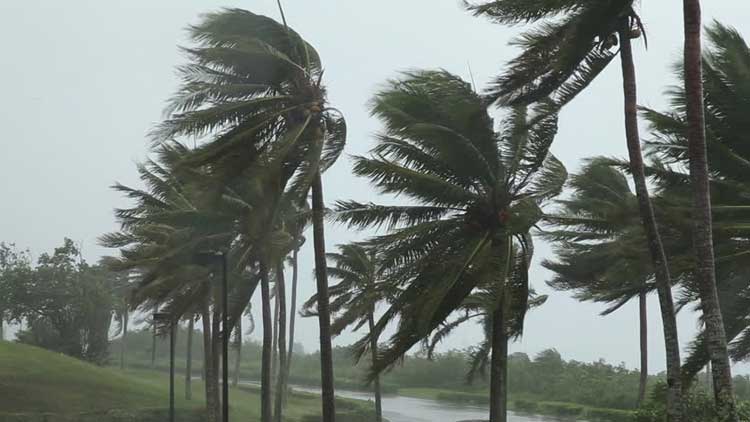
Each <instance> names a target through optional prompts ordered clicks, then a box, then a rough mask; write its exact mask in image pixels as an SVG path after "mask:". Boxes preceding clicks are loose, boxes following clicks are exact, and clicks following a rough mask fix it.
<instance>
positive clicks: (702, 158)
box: [683, 0, 738, 422]
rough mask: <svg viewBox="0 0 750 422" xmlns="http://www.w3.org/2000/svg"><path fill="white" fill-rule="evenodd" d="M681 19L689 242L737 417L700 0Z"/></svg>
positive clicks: (725, 409)
mask: <svg viewBox="0 0 750 422" xmlns="http://www.w3.org/2000/svg"><path fill="white" fill-rule="evenodd" d="M683 8H684V10H683V15H684V20H685V53H684V56H685V57H684V67H683V69H684V72H685V81H684V82H685V98H686V101H685V106H686V112H685V117H686V121H687V139H688V152H689V163H690V182H691V185H692V187H693V212H694V215H693V245H694V248H695V258H696V262H697V269H696V276H697V278H698V285H699V287H700V299H701V309H702V311H703V319H704V323H705V326H706V330H705V333H706V341H707V345H708V352H709V355H710V357H711V369H712V373H713V377H714V396H715V398H716V407H717V410H718V412H719V416H720V418H721V420H722V421H731V422H736V421H737V420H738V415H737V405H736V402H735V397H734V387H733V385H732V367H731V364H730V362H729V352H728V349H727V339H726V332H725V330H724V322H723V321H722V316H721V307H720V305H719V294H718V291H717V287H716V268H715V267H716V265H715V262H714V249H713V237H712V232H713V230H712V224H713V221H712V218H711V192H710V186H709V184H710V183H709V181H710V177H709V174H708V157H707V150H706V121H705V114H704V113H705V107H704V106H705V105H704V99H703V94H704V93H703V71H702V60H703V52H702V49H701V30H702V26H701V25H702V24H701V4H700V0H683Z"/></svg>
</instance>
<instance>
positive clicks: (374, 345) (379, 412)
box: [367, 306, 383, 422]
mask: <svg viewBox="0 0 750 422" xmlns="http://www.w3.org/2000/svg"><path fill="white" fill-rule="evenodd" d="M367 323H368V324H369V328H370V331H369V334H370V351H371V352H372V362H373V363H375V361H376V360H377V359H378V339H377V337H376V336H373V335H372V333H374V332H375V307H374V306H373V307H372V308H371V309H370V313H369V315H367ZM372 386H373V390H374V393H375V422H381V421H382V420H383V404H382V397H381V393H380V374H377V375H375V379H374V380H373V382H372Z"/></svg>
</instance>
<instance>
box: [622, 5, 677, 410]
mask: <svg viewBox="0 0 750 422" xmlns="http://www.w3.org/2000/svg"><path fill="white" fill-rule="evenodd" d="M619 35H620V60H621V62H622V80H623V94H624V97H625V106H624V107H625V133H626V138H627V145H628V155H629V158H630V171H631V173H632V174H633V183H634V184H635V192H636V195H637V197H638V207H639V210H640V214H641V221H642V222H643V228H644V231H645V233H646V240H647V242H648V248H649V252H650V255H651V262H652V263H653V266H654V273H655V275H656V286H657V291H658V295H659V306H660V309H661V318H662V325H663V329H664V347H665V349H666V350H665V352H666V361H667V388H668V391H667V420H668V421H669V422H678V421H681V420H682V412H683V403H682V382H681V379H680V342H679V338H678V333H677V319H676V317H675V310H674V301H673V300H672V282H671V276H670V274H669V264H668V261H667V255H666V253H665V252H664V245H663V244H662V240H661V236H660V235H659V229H658V226H657V222H656V215H655V213H654V208H653V206H652V204H651V199H650V197H649V193H648V187H647V185H646V174H645V169H644V164H643V153H642V152H641V140H640V135H639V134H638V92H637V88H636V78H635V64H634V61H633V48H632V44H631V40H630V20H629V18H624V19H623V20H622V22H621V25H620V28H619Z"/></svg>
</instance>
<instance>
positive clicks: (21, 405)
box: [0, 342, 371, 422]
mask: <svg viewBox="0 0 750 422" xmlns="http://www.w3.org/2000/svg"><path fill="white" fill-rule="evenodd" d="M168 381H169V378H168V375H167V374H165V373H163V372H157V371H148V370H128V371H120V370H118V369H114V368H103V367H97V366H94V365H90V364H87V363H84V362H81V361H78V360H76V359H73V358H69V357H67V356H63V355H60V354H57V353H52V352H49V351H46V350H43V349H39V348H36V347H31V346H25V345H20V344H15V343H9V342H0V412H2V413H0V420H2V419H3V417H2V416H3V415H2V414H16V413H25V414H26V413H29V414H30V413H35V414H40V413H54V414H60V415H72V414H78V413H96V412H104V411H110V410H113V409H121V410H123V411H129V412H132V411H134V410H138V409H159V408H161V409H163V408H165V407H166V405H167V399H168ZM192 384H193V398H194V400H192V401H187V400H185V399H184V377H183V376H179V377H178V378H177V380H176V388H175V390H176V392H175V396H176V406H177V408H178V409H179V410H181V411H182V412H181V413H183V414H186V412H187V413H195V412H198V411H200V410H201V409H202V407H203V405H204V404H203V391H204V390H203V384H202V383H201V382H200V380H193V383H192ZM229 403H230V420H232V421H242V422H256V421H259V420H260V415H259V414H260V410H259V403H260V400H259V391H258V389H257V388H253V387H241V388H233V389H230V401H229ZM337 409H339V410H340V411H342V412H344V413H347V412H348V413H353V414H357V415H364V414H366V413H368V412H369V411H370V410H371V409H369V407H368V404H367V403H365V402H361V401H356V400H343V399H342V400H338V401H337ZM285 414H286V416H287V417H286V418H285V419H286V420H287V421H289V422H300V421H302V420H304V419H305V417H310V416H313V417H314V416H315V415H319V414H320V398H319V397H318V396H317V395H314V394H306V393H293V394H291V395H290V396H289V401H288V405H287V410H286V412H285ZM367 419H368V418H366V417H359V418H358V419H353V420H357V421H359V420H361V421H363V422H364V421H366V420H367Z"/></svg>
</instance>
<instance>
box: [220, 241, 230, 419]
mask: <svg viewBox="0 0 750 422" xmlns="http://www.w3.org/2000/svg"><path fill="white" fill-rule="evenodd" d="M221 276H222V280H221V281H222V290H223V294H222V302H223V303H222V308H223V312H222V325H223V327H222V331H223V333H224V334H223V336H222V338H221V341H222V343H223V346H224V350H223V351H222V368H221V369H222V378H223V379H224V385H222V398H223V412H222V421H224V422H229V332H227V327H228V325H229V324H228V320H229V315H228V314H229V289H228V287H227V255H226V253H222V254H221Z"/></svg>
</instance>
